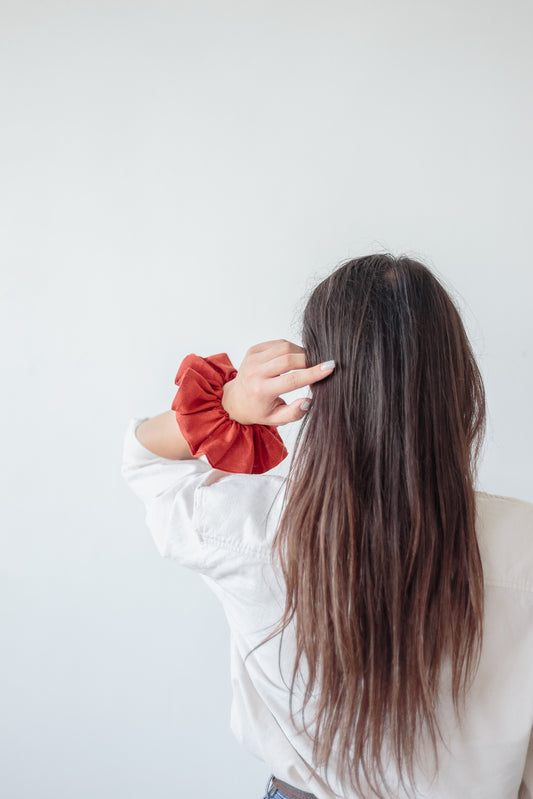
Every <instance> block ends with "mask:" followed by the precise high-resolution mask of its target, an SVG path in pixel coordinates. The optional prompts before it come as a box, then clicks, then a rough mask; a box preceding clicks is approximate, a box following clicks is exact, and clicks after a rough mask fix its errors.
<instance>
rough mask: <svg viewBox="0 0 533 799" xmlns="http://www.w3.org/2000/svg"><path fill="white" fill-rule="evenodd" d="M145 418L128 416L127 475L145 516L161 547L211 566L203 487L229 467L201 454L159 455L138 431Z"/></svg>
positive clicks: (200, 565) (202, 566)
mask: <svg viewBox="0 0 533 799" xmlns="http://www.w3.org/2000/svg"><path fill="white" fill-rule="evenodd" d="M146 418H148V417H146ZM143 421H144V418H137V417H132V418H131V419H130V420H129V422H128V426H127V429H126V434H125V437H124V445H123V450H122V466H121V474H122V477H123V478H124V479H125V480H126V483H127V484H128V485H129V486H130V488H131V489H132V491H133V492H134V493H135V494H136V495H137V496H138V497H139V499H140V500H141V501H142V502H143V504H144V506H145V510H146V516H145V521H146V524H147V526H148V528H149V530H150V532H151V533H152V537H153V539H154V542H155V545H156V547H157V549H158V551H159V553H160V554H161V555H162V556H163V557H165V558H173V559H175V560H178V561H179V562H180V563H182V564H183V565H185V566H189V567H191V568H194V569H198V570H201V571H202V570H205V568H206V567H207V565H208V560H209V551H208V550H209V546H208V544H207V543H206V542H204V540H203V538H202V536H201V534H200V527H201V522H200V516H199V508H198V493H197V489H198V488H199V487H200V486H203V485H208V484H210V483H212V482H213V481H216V480H217V479H219V478H220V477H223V476H224V475H226V474H228V472H223V471H219V470H218V469H213V468H212V467H211V466H210V464H209V463H208V462H206V461H205V460H202V459H201V458H189V459H187V460H172V459H169V458H162V457H160V456H159V455H155V454H154V453H153V452H150V450H149V449H147V448H146V447H145V446H144V445H143V444H141V442H140V441H139V439H138V438H137V436H136V435H135V430H136V428H137V427H138V426H139V424H140V423H141V422H143Z"/></svg>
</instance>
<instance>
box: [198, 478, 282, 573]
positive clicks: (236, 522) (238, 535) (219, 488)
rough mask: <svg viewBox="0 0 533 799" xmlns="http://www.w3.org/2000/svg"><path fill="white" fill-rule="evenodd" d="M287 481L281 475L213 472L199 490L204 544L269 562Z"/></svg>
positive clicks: (200, 519) (199, 507)
mask: <svg viewBox="0 0 533 799" xmlns="http://www.w3.org/2000/svg"><path fill="white" fill-rule="evenodd" d="M285 488H286V479H285V478H284V477H282V476H280V475H278V474H268V473H266V474H232V473H229V472H221V471H217V470H214V472H213V474H212V477H211V479H208V480H207V481H205V482H204V484H203V485H202V486H200V487H199V488H198V489H197V503H198V509H199V523H200V527H201V534H202V537H203V539H204V540H205V541H208V540H209V539H212V540H216V541H217V542H218V544H219V545H221V546H225V547H227V548H228V549H233V550H238V551H240V552H241V553H242V554H243V555H248V556H251V557H256V558H259V559H260V560H270V551H271V544H272V539H273V537H274V533H275V531H276V528H277V525H278V522H279V518H280V515H281V510H282V504H283V499H284V496H285Z"/></svg>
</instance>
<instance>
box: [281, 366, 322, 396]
mask: <svg viewBox="0 0 533 799" xmlns="http://www.w3.org/2000/svg"><path fill="white" fill-rule="evenodd" d="M327 363H329V364H333V366H329V367H328V368H326V369H322V366H325V365H326V364H317V366H311V367H309V368H308V369H298V370H297V371H295V372H289V374H284V375H279V377H273V378H272V379H271V380H270V381H269V383H270V385H269V388H270V389H271V390H272V393H273V394H274V393H275V396H278V397H279V395H280V394H286V393H287V392H289V391H295V390H296V389H298V388H303V387H304V386H310V385H312V384H313V383H317V382H318V381H319V380H323V379H324V378H325V377H329V375H330V374H331V373H332V372H333V371H334V369H335V365H334V361H328V362H327Z"/></svg>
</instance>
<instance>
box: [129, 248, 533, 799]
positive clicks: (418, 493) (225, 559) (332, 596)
mask: <svg viewBox="0 0 533 799" xmlns="http://www.w3.org/2000/svg"><path fill="white" fill-rule="evenodd" d="M302 343H303V347H300V346H298V345H296V344H293V343H290V342H287V341H285V340H279V341H271V342H263V343H261V344H259V345H256V346H255V347H252V348H250V349H249V350H248V351H247V353H246V357H245V359H244V361H243V363H242V364H241V367H240V369H239V371H238V372H236V374H235V375H234V376H233V378H232V379H231V380H226V381H225V382H224V385H223V390H222V392H221V401H222V406H221V408H220V409H219V410H220V413H222V415H223V417H224V421H225V424H226V425H233V427H234V429H235V428H239V429H240V431H241V432H245V433H246V434H248V433H249V432H250V430H252V431H254V432H257V431H263V432H264V431H265V430H268V431H270V433H271V434H272V433H273V432H275V428H276V427H277V426H279V425H282V424H285V423H288V422H291V421H296V420H299V419H301V420H302V423H301V427H300V430H299V432H298V438H297V441H296V446H295V451H294V453H293V455H292V459H291V462H290V468H289V474H288V477H287V478H286V479H285V478H282V477H281V476H279V475H275V474H268V473H250V472H251V471H253V469H252V468H250V463H249V462H247V465H246V468H245V469H243V471H246V472H247V473H245V474H236V473H235V471H237V470H236V469H234V468H227V466H226V468H225V469H220V468H213V465H212V464H213V462H214V461H213V459H211V460H209V462H207V463H206V462H205V461H203V460H200V459H199V458H198V455H199V454H201V451H200V450H201V447H199V446H198V437H197V438H196V440H195V439H194V434H195V432H197V431H198V430H199V429H200V427H201V426H202V424H203V432H202V435H201V436H200V438H201V439H202V440H203V441H204V443H205V447H204V449H203V452H204V453H206V452H209V447H213V446H214V443H213V442H214V441H216V442H217V445H219V451H218V453H219V458H220V459H223V454H221V451H220V447H221V446H222V445H225V448H226V452H229V455H228V458H229V461H231V451H232V450H231V447H230V446H229V444H230V443H231V442H232V441H233V442H234V441H235V440H236V439H232V438H231V436H228V435H227V432H228V431H227V429H226V431H225V433H224V431H223V430H222V429H221V428H220V426H219V427H218V428H217V426H216V425H214V426H212V428H210V429H211V430H212V432H211V433H209V432H207V428H206V424H207V422H206V419H205V418H204V419H203V421H202V417H201V414H200V413H196V415H195V413H194V407H193V406H191V405H190V406H189V411H191V407H192V411H191V412H190V413H189V415H187V413H186V412H185V411H186V409H185V410H184V409H183V408H182V409H181V410H182V411H183V412H182V413H179V412H178V411H176V408H178V407H179V403H178V402H177V401H176V400H175V402H174V403H173V406H172V409H171V410H170V411H166V412H165V413H163V414H160V415H159V416H156V417H153V418H152V419H146V420H141V419H137V418H134V419H131V420H130V423H129V426H128V430H127V434H126V439H125V443H124V456H123V467H122V471H123V475H124V476H125V478H126V480H127V481H128V482H129V483H130V485H131V487H132V489H133V490H134V491H135V492H136V493H137V494H138V495H139V496H140V497H141V499H142V500H143V502H144V503H145V506H146V508H147V514H146V521H147V524H148V526H149V528H150V530H151V532H152V534H153V536H154V539H155V542H156V544H157V546H158V548H159V551H160V552H161V554H162V555H164V556H166V557H170V558H175V559H176V560H178V561H179V562H180V563H182V564H184V565H187V566H189V567H191V568H193V569H196V570H198V571H199V572H200V573H202V574H203V575H204V577H205V579H206V581H207V582H208V584H209V585H210V587H211V588H212V589H213V591H214V592H215V594H216V595H217V596H218V597H219V599H220V601H221V602H222V605H223V607H224V609H225V612H226V615H227V618H228V622H229V625H230V629H231V641H232V675H233V684H234V700H233V710H232V729H233V731H234V733H235V734H236V736H237V738H238V739H239V740H240V741H241V742H242V743H243V744H244V745H245V746H246V747H247V748H248V749H250V750H251V751H252V752H253V753H254V754H256V755H258V756H259V757H260V758H263V759H264V761H265V762H266V764H267V765H268V767H269V770H270V771H271V772H272V774H273V776H272V778H271V779H270V781H269V784H268V786H267V791H266V794H265V795H266V796H269V797H271V796H275V797H279V799H282V798H283V797H288V799H292V797H297V798H298V799H306V797H308V796H315V797H318V799H333V797H344V798H345V799H349V798H351V797H364V798H365V799H367V797H374V796H378V797H394V799H398V798H399V797H407V796H412V797H438V798H439V799H467V798H468V799H471V798H472V797H483V799H511V798H512V799H516V797H517V796H519V797H520V799H526V798H527V797H531V796H533V743H532V736H531V731H532V726H533V504H532V503H529V502H524V501H522V500H519V499H514V498H509V497H500V496H496V495H490V494H486V493H483V492H481V491H477V490H475V480H476V473H477V471H476V470H477V461H478V457H479V453H480V449H481V446H482V441H483V435H484V432H485V395H484V388H483V381H482V378H481V375H480V372H479V370H478V367H477V365H476V362H475V358H474V355H473V353H472V350H471V347H470V344H469V342H468V338H467V335H466V333H465V330H464V327H463V324H462V322H461V319H460V316H459V313H458V311H457V309H456V307H455V305H454V303H453V301H452V300H451V298H450V296H449V295H448V293H447V292H446V290H445V289H444V287H443V286H442V285H441V283H440V282H439V281H438V280H437V278H436V277H435V276H434V275H433V274H432V272H431V271H430V270H429V269H428V268H427V267H425V266H424V265H423V264H421V263H420V262H418V261H415V260H412V259H410V258H407V257H405V256H402V257H394V256H392V255H390V254H385V255H381V254H378V255H369V256H365V257H361V258H356V259H353V260H350V261H348V262H346V263H344V264H342V265H341V266H340V267H339V268H337V269H336V270H335V271H333V272H332V274H330V275H329V276H328V277H327V278H326V279H325V280H323V281H322V282H321V283H320V284H319V285H318V286H317V287H316V288H315V289H314V291H313V292H312V294H311V296H310V297H309V300H308V302H307V305H306V307H305V311H304V315H303V327H302ZM189 357H191V356H189ZM192 357H195V358H196V357H197V356H192ZM213 357H214V358H216V357H218V356H213ZM200 360H201V359H200ZM208 360H209V359H206V361H208ZM328 361H333V362H334V364H333V368H331V366H332V364H331V363H330V368H329V369H327V370H325V371H323V370H321V368H320V366H321V364H323V363H324V362H326V363H327V362H328ZM193 371H194V370H193ZM189 374H190V372H189ZM227 374H228V373H226V377H227ZM178 377H180V378H183V372H182V374H181V376H180V373H178ZM176 383H177V384H178V385H179V381H178V378H176ZM183 385H185V381H184V384H183ZM307 385H309V386H310V387H311V397H310V400H311V401H310V408H309V410H307V412H306V411H305V410H303V409H302V399H301V398H300V399H298V400H296V401H294V402H292V403H291V404H289V405H287V404H286V403H285V402H284V401H283V400H282V399H281V398H280V394H283V393H287V392H288V391H292V390H294V389H296V388H299V387H302V386H307ZM182 390H183V386H181V385H179V388H178V393H177V395H176V398H178V397H179V395H180V391H182ZM186 395H187V392H186V391H185V390H183V396H184V397H186ZM193 405H194V403H193ZM200 405H201V403H200ZM218 418H219V421H220V416H219V417H218ZM195 424H196V427H195ZM242 425H245V426H249V427H244V428H243V427H242ZM259 426H267V427H262V428H261V427H259ZM217 429H218V431H219V433H218V436H217ZM275 435H276V436H277V435H278V434H277V432H275ZM202 437H203V438H202ZM241 443H242V442H241ZM278 443H279V442H278ZM275 445H276V441H275V439H274V436H273V437H272V446H273V447H275ZM211 451H212V450H211ZM194 455H196V456H197V457H196V458H195V457H194ZM229 461H228V460H226V462H225V463H226V464H227V463H229ZM221 462H223V460H219V461H217V463H219V464H220V463H221ZM243 463H244V461H243ZM257 471H262V470H261V469H258V470H257ZM263 471H266V470H263Z"/></svg>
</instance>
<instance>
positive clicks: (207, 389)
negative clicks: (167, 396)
mask: <svg viewBox="0 0 533 799" xmlns="http://www.w3.org/2000/svg"><path fill="white" fill-rule="evenodd" d="M236 374H237V369H235V367H234V366H233V364H232V363H231V361H230V359H229V358H228V355H227V354H226V353H225V352H220V353H218V354H217V355H210V356H209V357H208V358H201V357H200V356H199V355H194V354H191V355H187V356H186V357H185V358H184V359H183V361H182V362H181V365H180V367H179V369H178V373H177V375H176V378H175V380H174V383H175V384H176V385H177V386H178V390H177V392H176V396H175V397H174V400H173V402H172V406H171V407H172V410H173V411H175V412H176V421H177V423H178V425H179V428H180V430H181V432H182V434H183V437H184V438H185V440H186V442H187V444H188V445H189V449H190V450H191V453H192V454H193V455H205V456H206V458H207V460H208V461H209V463H210V465H211V466H212V467H213V468H214V469H221V470H222V471H225V472H236V473H240V474H262V473H263V472H268V470H269V469H273V468H274V466H277V465H278V463H281V461H282V460H283V459H284V458H286V457H287V455H288V454H289V453H288V451H287V449H286V448H285V445H284V443H283V439H282V438H281V436H280V434H279V433H278V431H277V430H276V428H275V427H273V426H270V425H265V424H247V425H245V424H240V423H239V422H236V421H234V420H233V419H230V418H229V414H228V413H227V412H226V411H225V410H224V408H223V407H222V389H223V386H224V383H227V382H228V381H229V380H233V378H234V377H235V376H236Z"/></svg>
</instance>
